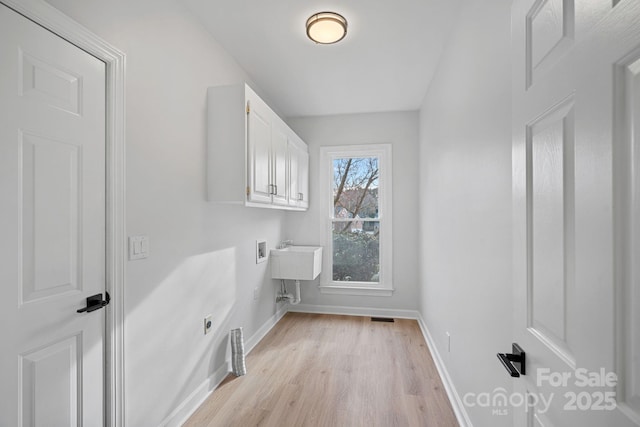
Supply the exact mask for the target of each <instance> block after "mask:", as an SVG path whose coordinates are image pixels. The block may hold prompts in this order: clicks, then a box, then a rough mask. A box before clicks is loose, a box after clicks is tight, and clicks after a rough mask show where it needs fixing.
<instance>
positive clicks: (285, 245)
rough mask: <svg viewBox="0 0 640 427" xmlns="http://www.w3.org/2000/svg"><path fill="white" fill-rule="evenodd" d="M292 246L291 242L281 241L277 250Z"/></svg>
mask: <svg viewBox="0 0 640 427" xmlns="http://www.w3.org/2000/svg"><path fill="white" fill-rule="evenodd" d="M291 245H293V240H283V241H282V242H280V244H279V245H278V249H285V248H286V247H287V246H291Z"/></svg>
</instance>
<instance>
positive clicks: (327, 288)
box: [318, 285, 394, 297]
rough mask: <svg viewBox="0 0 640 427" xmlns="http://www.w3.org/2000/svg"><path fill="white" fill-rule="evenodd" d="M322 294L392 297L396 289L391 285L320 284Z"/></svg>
mask: <svg viewBox="0 0 640 427" xmlns="http://www.w3.org/2000/svg"><path fill="white" fill-rule="evenodd" d="M318 287H319V288H320V293H321V294H332V295H358V296H371V297H390V296H392V295H393V291H394V289H393V288H391V287H388V288H383V287H380V286H337V285H320V286H318Z"/></svg>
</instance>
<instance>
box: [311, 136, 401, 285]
mask: <svg viewBox="0 0 640 427" xmlns="http://www.w3.org/2000/svg"><path fill="white" fill-rule="evenodd" d="M349 157H352V158H358V157H359V158H365V157H377V158H378V167H379V177H378V182H379V185H378V218H377V219H376V221H379V224H380V228H379V230H380V234H379V236H380V239H379V243H380V271H379V281H378V282H346V281H334V280H333V222H334V205H333V174H334V170H333V161H334V160H335V159H340V158H349ZM391 168H392V147H391V144H363V145H338V146H323V147H320V194H321V198H322V200H321V206H322V218H323V221H322V223H323V224H324V230H323V234H324V248H325V249H324V251H323V260H322V274H321V275H320V285H319V288H320V292H321V293H323V294H341V295H363V296H391V295H392V294H393V291H394V288H393V249H392V244H393V239H392V233H393V229H392V227H393V220H392V196H391V194H392V188H393V182H392V169H391Z"/></svg>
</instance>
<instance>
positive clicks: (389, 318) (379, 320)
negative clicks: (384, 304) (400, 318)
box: [371, 317, 395, 323]
mask: <svg viewBox="0 0 640 427" xmlns="http://www.w3.org/2000/svg"><path fill="white" fill-rule="evenodd" d="M371 321H372V322H389V323H393V322H395V320H394V319H393V318H391V317H372V318H371Z"/></svg>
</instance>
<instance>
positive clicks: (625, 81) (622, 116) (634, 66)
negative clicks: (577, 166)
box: [613, 48, 640, 424]
mask: <svg viewBox="0 0 640 427" xmlns="http://www.w3.org/2000/svg"><path fill="white" fill-rule="evenodd" d="M614 78H615V86H614V97H615V103H614V141H615V142H616V143H614V145H613V147H614V151H613V162H614V173H615V177H614V215H615V217H614V221H615V240H616V245H615V249H614V250H615V251H616V256H615V259H616V272H617V274H616V278H615V282H616V283H615V286H616V301H615V303H616V312H617V316H616V341H615V342H616V345H615V351H616V365H617V366H616V371H618V372H620V373H621V374H622V375H620V377H621V378H619V382H618V387H617V390H616V393H617V395H618V396H619V397H618V405H619V406H620V408H621V409H622V410H623V411H624V412H625V413H626V414H627V416H628V417H629V418H631V419H632V420H634V421H635V422H636V423H637V424H640V369H639V368H638V366H637V363H634V360H635V361H637V360H638V357H640V339H639V338H638V333H637V329H636V328H637V325H638V324H639V323H638V322H640V313H639V310H640V293H638V291H637V290H636V291H635V292H634V285H635V288H636V289H637V287H638V283H639V282H638V281H639V280H640V268H639V267H638V266H637V262H634V260H637V259H638V256H639V255H640V219H638V218H637V216H636V215H634V212H638V211H640V173H639V172H638V167H640V140H639V139H638V129H639V127H640V48H638V49H635V50H634V52H632V53H631V54H629V55H627V56H626V57H625V58H623V59H622V60H621V61H619V62H618V64H616V69H615V75H614Z"/></svg>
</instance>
